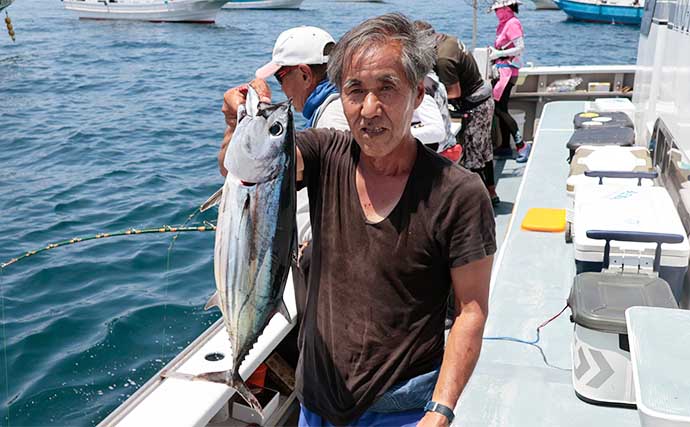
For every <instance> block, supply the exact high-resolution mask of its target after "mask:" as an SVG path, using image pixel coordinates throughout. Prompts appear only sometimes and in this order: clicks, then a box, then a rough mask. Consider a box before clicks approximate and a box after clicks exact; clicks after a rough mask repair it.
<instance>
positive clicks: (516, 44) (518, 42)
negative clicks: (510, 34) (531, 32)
mask: <svg viewBox="0 0 690 427" xmlns="http://www.w3.org/2000/svg"><path fill="white" fill-rule="evenodd" d="M511 42H512V43H513V47H511V48H509V49H503V50H498V49H496V48H494V47H493V46H489V47H490V48H491V49H490V50H491V53H489V61H493V60H494V59H498V58H505V57H512V56H520V55H522V53H523V52H524V51H525V38H524V37H518V38H516V39H513V40H511Z"/></svg>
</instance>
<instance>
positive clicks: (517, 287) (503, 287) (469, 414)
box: [453, 101, 640, 427]
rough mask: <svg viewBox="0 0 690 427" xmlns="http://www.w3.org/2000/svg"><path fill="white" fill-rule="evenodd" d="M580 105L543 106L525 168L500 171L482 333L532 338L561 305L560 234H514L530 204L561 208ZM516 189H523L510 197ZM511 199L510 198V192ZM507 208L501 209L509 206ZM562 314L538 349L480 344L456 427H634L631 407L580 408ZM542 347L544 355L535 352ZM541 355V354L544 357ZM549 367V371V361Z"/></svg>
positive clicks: (565, 273)
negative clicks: (495, 249) (507, 210)
mask: <svg viewBox="0 0 690 427" xmlns="http://www.w3.org/2000/svg"><path fill="white" fill-rule="evenodd" d="M584 108H585V103H584V102H580V101H563V102H553V103H550V104H548V105H547V106H546V107H545V109H544V112H543V115H542V118H541V124H540V128H539V130H538V132H537V134H536V137H535V145H534V147H533V150H532V157H531V159H530V161H529V163H528V164H527V167H526V168H524V176H523V177H522V180H521V182H520V179H519V176H520V175H521V172H522V171H523V169H522V166H517V164H514V163H513V162H512V161H508V162H506V163H505V167H504V168H503V171H502V172H501V173H500V174H499V181H498V192H499V195H500V196H501V198H502V199H504V197H503V196H504V195H505V203H511V202H512V203H515V205H514V206H511V207H513V208H514V209H513V215H514V220H512V221H511V220H510V217H511V215H510V214H509V213H508V214H500V212H502V211H501V207H499V209H497V211H498V212H497V213H498V215H497V238H498V239H501V238H502V237H499V236H505V239H504V240H499V242H501V243H499V252H498V253H497V255H496V257H495V261H494V272H493V275H492V289H491V296H490V305H489V307H490V315H489V320H488V323H487V327H486V330H485V333H484V335H485V336H509V337H515V338H519V339H522V340H532V339H534V338H535V337H536V327H537V326H538V325H539V324H540V323H542V322H543V321H544V320H546V319H548V318H550V317H551V316H553V315H554V314H556V313H558V312H559V311H560V310H561V309H562V308H563V307H564V306H565V304H566V299H567V296H568V293H569V290H570V286H571V283H572V279H573V276H574V274H575V265H574V254H573V248H572V245H569V244H566V243H565V240H564V235H563V233H535V232H528V231H523V230H521V229H520V222H521V221H522V218H524V216H525V214H526V212H527V210H528V209H529V208H532V207H545V208H565V206H566V192H565V181H566V178H567V175H568V165H567V163H566V157H567V150H566V148H565V144H566V142H567V140H568V138H569V137H570V135H571V133H572V131H573V129H572V117H573V115H575V114H576V113H578V112H580V111H583V109H584ZM515 185H520V188H519V189H518V191H514V190H515V188H514V186H515ZM511 194H516V196H515V198H514V200H511V197H510V195H511ZM506 208H508V206H506ZM572 334H573V327H572V324H571V323H570V321H569V311H566V312H565V313H563V315H561V316H560V317H559V318H558V319H556V320H555V321H553V322H552V323H550V324H549V325H548V326H546V328H545V329H543V330H542V334H541V335H542V336H541V340H540V342H539V346H540V348H538V347H536V346H531V345H527V344H520V343H515V342H510V341H484V345H483V347H482V354H481V356H480V360H479V363H478V364H477V367H476V369H475V372H474V375H473V376H472V378H471V380H470V382H469V384H468V386H467V388H466V389H465V391H464V393H463V395H462V397H461V398H460V400H459V402H458V405H457V406H456V410H455V412H456V418H455V420H456V421H454V423H453V425H456V426H463V427H468V426H482V427H487V426H497V427H499V426H500V427H505V426H529V427H536V426H549V427H551V426H583V425H586V426H612V425H615V426H639V425H640V421H639V418H638V414H637V411H635V410H630V409H619V408H610V407H602V406H594V405H590V404H587V403H584V402H582V401H581V400H579V399H578V398H577V397H576V396H575V392H574V389H573V386H572V382H571V371H570V369H571V364H572V362H571V354H570V344H571V339H572ZM540 349H541V351H540ZM542 352H543V353H542ZM547 363H548V365H547Z"/></svg>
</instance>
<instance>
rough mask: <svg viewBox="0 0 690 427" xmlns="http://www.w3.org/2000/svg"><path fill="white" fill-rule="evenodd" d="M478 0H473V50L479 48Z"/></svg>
mask: <svg viewBox="0 0 690 427" xmlns="http://www.w3.org/2000/svg"><path fill="white" fill-rule="evenodd" d="M477 7H478V4H477V0H472V51H473V52H474V49H476V48H477Z"/></svg>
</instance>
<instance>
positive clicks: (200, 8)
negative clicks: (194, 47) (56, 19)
mask: <svg viewBox="0 0 690 427" xmlns="http://www.w3.org/2000/svg"><path fill="white" fill-rule="evenodd" d="M226 2H227V0H63V3H64V4H65V9H67V10H71V11H74V12H76V13H77V14H78V15H79V18H84V19H120V20H130V21H150V22H193V23H209V24H210V23H214V22H215V21H216V14H217V13H218V11H219V10H220V8H221V7H222V6H223V5H224V4H225V3H226Z"/></svg>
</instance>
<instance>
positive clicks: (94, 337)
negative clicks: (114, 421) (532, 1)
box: [0, 0, 638, 426]
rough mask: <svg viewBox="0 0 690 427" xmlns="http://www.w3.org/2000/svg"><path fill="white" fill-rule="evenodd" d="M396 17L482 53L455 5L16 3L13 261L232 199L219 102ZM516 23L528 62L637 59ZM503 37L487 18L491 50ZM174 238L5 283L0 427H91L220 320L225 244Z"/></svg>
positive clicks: (129, 241) (540, 25) (22, 266)
mask: <svg viewBox="0 0 690 427" xmlns="http://www.w3.org/2000/svg"><path fill="white" fill-rule="evenodd" d="M485 6H486V4H483V7H485ZM388 11H401V12H403V13H406V14H408V15H410V16H412V17H414V18H421V19H425V20H428V21H430V22H431V23H432V24H434V25H435V27H436V28H437V30H439V31H442V32H447V33H451V34H454V35H457V36H459V37H461V38H462V39H464V40H465V41H467V42H468V43H469V41H470V40H471V25H472V10H471V8H470V6H468V4H467V3H465V2H462V1H460V2H458V1H456V0H436V1H434V2H422V1H415V0H389V1H388V2H387V3H380V4H375V3H371V4H368V3H341V2H333V1H327V0H306V1H305V2H304V3H303V7H302V9H301V10H298V11H221V12H220V13H219V14H218V18H217V22H216V24H215V25H188V24H151V23H138V22H113V21H111V22H109V21H80V20H79V19H77V18H76V16H75V15H73V14H71V13H70V12H68V11H65V10H63V8H62V3H61V2H59V1H57V0H50V1H48V0H41V1H38V0H17V1H16V3H15V4H14V5H12V6H11V7H10V8H9V9H8V12H9V14H10V16H11V18H12V19H13V23H14V28H15V31H16V37H17V41H16V43H12V42H11V41H10V39H9V37H8V36H7V34H6V33H5V32H4V29H2V28H0V263H2V262H4V261H7V260H9V259H10V258H13V257H14V256H16V255H20V254H22V253H24V252H26V251H29V250H33V249H38V248H41V247H43V246H45V245H46V244H48V243H52V242H57V241H61V240H65V239H69V238H72V237H77V236H88V235H92V234H96V233H98V232H115V231H120V230H124V229H127V228H129V227H137V228H146V227H157V226H162V225H176V224H181V223H182V222H184V221H185V219H186V218H187V216H188V215H189V214H190V213H191V212H192V211H193V210H194V209H195V208H196V207H197V206H198V205H199V204H200V203H202V202H203V201H204V200H205V199H206V197H207V196H209V195H210V194H211V193H213V192H214V191H215V190H216V189H217V188H218V187H219V186H220V185H221V184H222V179H221V177H220V175H219V174H218V170H217V164H216V153H217V149H218V146H219V143H220V140H221V138H222V135H223V129H224V122H223V116H222V114H221V112H220V107H221V101H222V95H223V92H224V91H225V90H226V89H227V88H229V87H231V86H233V85H236V84H239V83H243V82H244V81H246V80H247V79H249V78H251V76H252V75H253V71H254V70H255V69H256V68H257V67H258V66H260V65H262V64H263V63H264V62H265V61H267V60H268V59H269V58H270V52H271V49H272V46H273V42H274V40H275V38H276V37H277V35H278V34H279V33H280V32H281V31H282V30H284V29H287V28H289V27H292V26H296V25H302V24H310V25H318V26H321V27H323V28H325V29H327V30H329V31H330V32H331V33H332V34H333V35H334V36H336V37H338V36H340V35H342V34H343V33H344V32H345V31H346V30H347V29H349V28H350V27H352V26H353V25H354V24H356V23H357V22H359V21H361V20H362V19H364V18H366V17H370V16H375V15H377V14H381V13H384V12H388ZM520 18H521V20H522V23H523V26H524V28H525V32H526V44H527V54H526V57H525V60H526V61H530V62H533V63H535V64H538V65H581V64H611V63H634V62H635V56H636V48H637V39H638V31H637V29H635V28H632V27H624V26H614V25H606V24H589V23H576V22H570V21H567V20H566V19H565V15H563V14H562V13H561V12H560V11H545V12H542V11H539V12H537V11H534V10H532V6H531V5H529V4H527V5H525V6H523V10H522V11H521V13H520ZM495 24H496V22H495V17H494V16H493V15H491V14H486V13H483V12H482V13H480V16H479V37H478V40H479V44H480V45H488V44H489V43H490V42H491V40H492V38H493V35H494V31H495ZM272 84H273V85H274V89H276V90H277V89H278V87H277V86H275V83H272ZM275 97H276V99H281V98H282V97H283V96H282V95H281V94H280V93H276V95H275ZM214 214H215V213H214V212H209V213H207V214H205V215H202V216H200V217H197V218H195V219H194V220H193V221H192V222H193V223H195V224H199V223H202V222H203V221H205V220H209V221H212V220H214ZM171 238H172V235H171V234H150V235H140V236H134V237H120V238H112V239H106V240H102V241H92V242H85V243H80V244H77V245H72V246H67V247H64V248H58V249H54V250H50V251H47V252H44V253H42V254H38V255H36V256H33V257H30V258H27V259H25V260H24V261H21V262H19V263H16V264H14V265H11V266H9V267H7V268H6V269H4V270H2V271H0V344H1V345H0V347H1V348H0V425H2V426H44V425H55V426H62V425H65V426H89V425H94V424H96V423H98V422H99V421H100V420H101V419H103V418H104V417H105V416H106V415H107V414H108V413H109V412H110V411H112V410H113V409H114V408H115V407H117V405H118V404H120V403H121V402H123V401H124V400H125V399H126V398H127V397H128V396H129V395H131V394H132V393H133V392H134V391H135V390H136V389H137V388H138V387H139V386H140V385H141V384H143V383H144V382H145V381H146V380H148V378H149V377H150V376H151V375H153V374H154V373H155V372H156V371H157V370H158V369H160V368H161V367H162V366H163V365H164V364H165V362H167V361H168V360H170V359H171V358H172V357H174V356H175V355H176V354H177V353H178V352H179V351H180V350H182V349H183V348H184V347H185V346H186V345H187V344H188V343H189V342H190V341H191V340H193V339H194V338H195V337H196V336H197V335H198V334H199V333H200V332H202V331H203V330H204V329H205V328H206V327H208V326H209V325H210V324H211V323H212V322H213V321H214V320H215V319H216V318H217V317H218V312H217V311H212V312H205V311H203V305H204V303H205V302H206V300H207V299H208V297H209V296H210V295H211V294H212V292H213V290H214V287H215V285H214V280H213V264H212V254H213V233H188V234H183V235H181V236H180V237H179V239H178V240H177V241H176V243H175V246H174V249H173V250H172V251H171V252H169V250H168V248H169V246H170V243H171Z"/></svg>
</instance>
